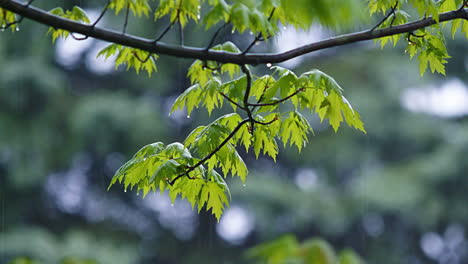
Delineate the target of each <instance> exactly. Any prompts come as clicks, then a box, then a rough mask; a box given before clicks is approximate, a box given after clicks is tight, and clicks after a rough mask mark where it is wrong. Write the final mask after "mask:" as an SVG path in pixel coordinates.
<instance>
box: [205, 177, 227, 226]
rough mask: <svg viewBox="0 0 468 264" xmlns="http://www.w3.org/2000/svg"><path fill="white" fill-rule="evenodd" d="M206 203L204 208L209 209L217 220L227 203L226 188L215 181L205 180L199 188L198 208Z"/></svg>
mask: <svg viewBox="0 0 468 264" xmlns="http://www.w3.org/2000/svg"><path fill="white" fill-rule="evenodd" d="M205 204H206V210H207V211H208V210H210V209H211V212H212V213H213V215H214V216H215V217H216V219H217V220H218V222H219V219H220V218H221V215H222V213H223V210H224V207H225V206H227V205H228V204H229V200H228V198H227V196H226V190H225V188H224V186H223V185H221V184H218V183H216V182H206V183H205V184H204V185H203V187H202V190H201V194H200V200H199V201H198V208H199V210H200V208H201V207H203V205H205Z"/></svg>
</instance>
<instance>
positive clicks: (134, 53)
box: [132, 52, 153, 63]
mask: <svg viewBox="0 0 468 264" xmlns="http://www.w3.org/2000/svg"><path fill="white" fill-rule="evenodd" d="M132 54H133V56H135V58H136V59H137V60H139V61H140V62H141V63H146V62H147V61H148V60H149V59H150V58H152V57H153V55H152V54H151V53H148V56H146V58H144V59H141V58H140V56H138V54H137V53H136V52H132Z"/></svg>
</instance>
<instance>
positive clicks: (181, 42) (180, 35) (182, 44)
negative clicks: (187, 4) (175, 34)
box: [179, 19, 184, 46]
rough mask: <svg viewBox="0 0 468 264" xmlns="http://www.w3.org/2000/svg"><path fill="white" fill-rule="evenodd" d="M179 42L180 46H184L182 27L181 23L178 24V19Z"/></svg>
mask: <svg viewBox="0 0 468 264" xmlns="http://www.w3.org/2000/svg"><path fill="white" fill-rule="evenodd" d="M179 41H180V46H184V28H183V27H182V23H181V22H180V19H179Z"/></svg>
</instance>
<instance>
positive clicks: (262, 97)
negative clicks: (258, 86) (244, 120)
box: [252, 79, 270, 111]
mask: <svg viewBox="0 0 468 264" xmlns="http://www.w3.org/2000/svg"><path fill="white" fill-rule="evenodd" d="M269 83H270V79H268V81H267V83H266V84H265V87H264V88H263V92H262V95H260V98H258V100H257V104H259V103H261V102H262V101H263V99H265V93H266V90H267V89H268V88H269V86H270V85H269ZM256 108H257V106H254V107H253V108H252V111H255V109H256Z"/></svg>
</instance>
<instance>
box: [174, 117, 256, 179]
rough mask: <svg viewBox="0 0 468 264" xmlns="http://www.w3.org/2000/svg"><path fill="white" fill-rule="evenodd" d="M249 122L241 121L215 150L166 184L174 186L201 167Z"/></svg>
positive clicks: (246, 120) (247, 120)
mask: <svg viewBox="0 0 468 264" xmlns="http://www.w3.org/2000/svg"><path fill="white" fill-rule="evenodd" d="M249 121H250V120H249V119H244V120H242V121H241V122H240V123H239V124H237V126H236V127H235V128H234V129H233V130H232V131H231V133H230V134H229V135H228V136H227V137H226V138H225V139H224V140H223V142H221V143H220V144H219V145H218V146H217V147H216V148H215V149H213V150H212V151H211V152H210V153H209V154H208V155H206V156H205V157H204V158H203V159H201V160H200V161H199V162H197V163H196V164H195V165H193V166H191V167H189V168H188V169H187V170H186V171H185V172H184V173H182V174H179V175H178V176H177V177H175V178H174V179H172V180H171V181H168V184H169V185H174V183H175V182H176V181H177V180H178V179H180V178H182V177H183V176H185V175H188V174H189V173H190V172H192V171H193V170H195V169H196V168H197V167H198V166H200V165H203V163H205V162H207V161H208V160H209V159H211V157H213V156H214V155H215V154H216V153H217V152H218V151H219V150H220V149H221V148H222V147H224V145H226V143H228V142H229V140H231V139H232V138H233V137H234V136H235V135H236V133H237V131H239V129H240V128H241V127H242V126H243V125H244V124H245V123H247V122H249Z"/></svg>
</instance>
